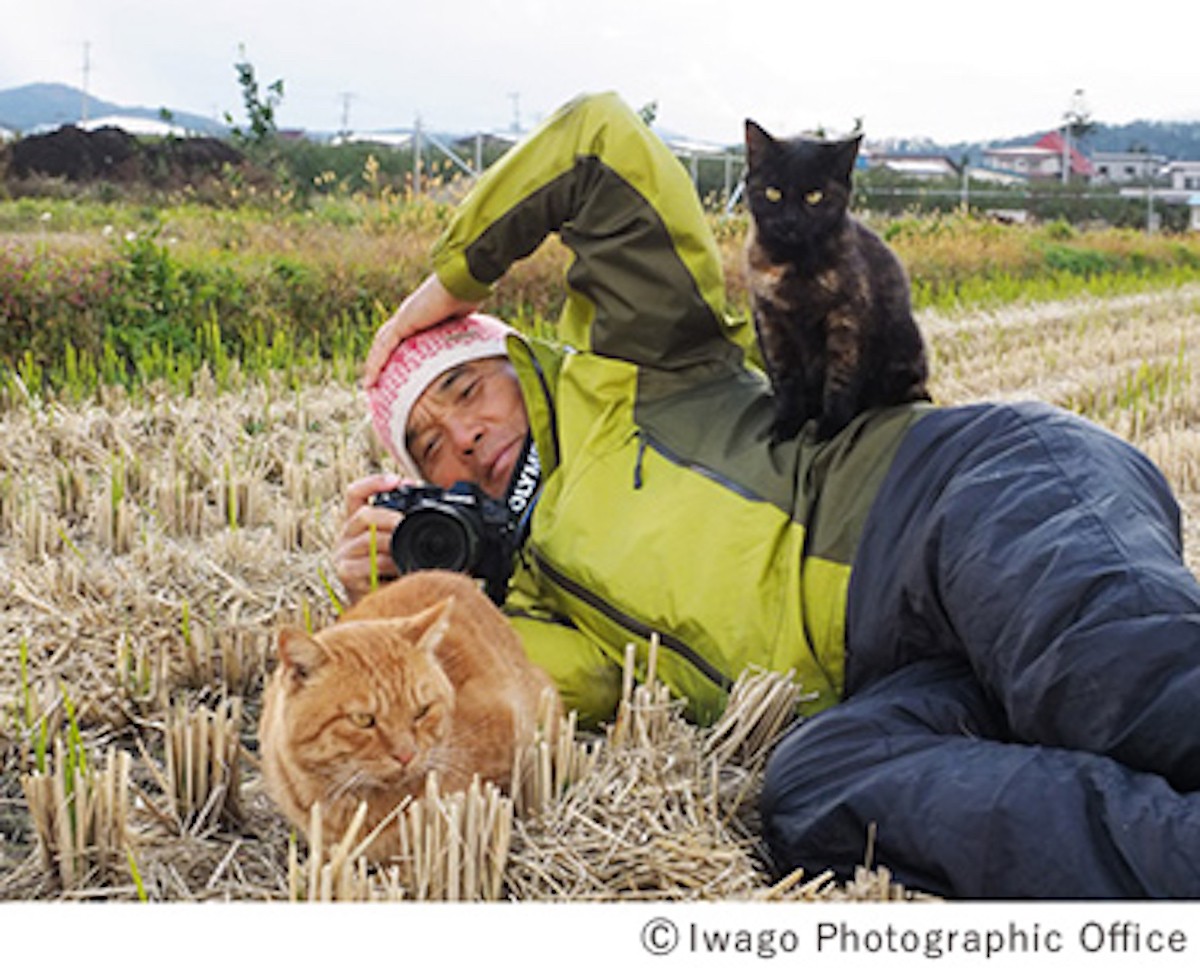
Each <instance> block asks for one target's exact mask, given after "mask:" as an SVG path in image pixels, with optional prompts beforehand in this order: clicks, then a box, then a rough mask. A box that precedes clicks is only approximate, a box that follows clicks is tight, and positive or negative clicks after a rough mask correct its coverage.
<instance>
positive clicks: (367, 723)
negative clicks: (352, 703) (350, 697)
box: [346, 711, 375, 728]
mask: <svg viewBox="0 0 1200 971" xmlns="http://www.w3.org/2000/svg"><path fill="white" fill-rule="evenodd" d="M346 717H347V718H349V719H350V724H351V725H354V726H355V727H357V728H374V727H375V716H374V715H372V714H371V713H370V712H366V711H352V712H350V714H348V715H347V716H346Z"/></svg>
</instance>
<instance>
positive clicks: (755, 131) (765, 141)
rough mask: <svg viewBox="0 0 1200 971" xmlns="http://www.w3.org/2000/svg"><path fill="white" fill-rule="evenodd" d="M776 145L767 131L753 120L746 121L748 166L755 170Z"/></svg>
mask: <svg viewBox="0 0 1200 971" xmlns="http://www.w3.org/2000/svg"><path fill="white" fill-rule="evenodd" d="M774 144H775V139H774V138H772V137H771V136H770V135H768V134H767V130H766V129H765V128H763V127H762V126H761V125H759V124H758V123H757V122H755V121H752V120H751V119H749V118H747V119H746V164H747V165H748V166H750V167H751V168H753V167H754V166H755V165H757V164H758V163H759V162H760V161H761V160H762V157H763V155H764V154H765V153H766V152H767V151H769V150H770V148H771V146H772V145H774Z"/></svg>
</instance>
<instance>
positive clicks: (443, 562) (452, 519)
mask: <svg viewBox="0 0 1200 971" xmlns="http://www.w3.org/2000/svg"><path fill="white" fill-rule="evenodd" d="M451 513H452V510H446V509H422V510H417V511H415V512H412V513H410V514H409V515H407V516H405V517H404V519H403V520H402V521H401V523H400V525H399V526H397V527H396V531H395V532H394V533H393V534H392V559H393V560H394V561H395V563H396V567H397V569H399V570H400V572H401V573H410V572H411V571H413V570H456V571H458V572H462V573H465V572H469V571H470V570H471V568H472V567H473V566H474V565H475V557H476V537H475V534H474V533H473V532H472V531H471V530H470V529H468V527H467V524H465V523H464V522H463V521H462V520H461V519H460V518H459V517H458V516H456V515H452V514H451Z"/></svg>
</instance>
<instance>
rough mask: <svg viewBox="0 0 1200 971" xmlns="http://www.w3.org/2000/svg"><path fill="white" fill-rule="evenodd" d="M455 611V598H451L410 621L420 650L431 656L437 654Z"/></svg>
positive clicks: (411, 618)
mask: <svg viewBox="0 0 1200 971" xmlns="http://www.w3.org/2000/svg"><path fill="white" fill-rule="evenodd" d="M453 611H454V597H453V596H450V597H447V598H446V599H445V600H443V601H441V602H440V603H436V604H434V605H433V606H432V607H429V608H427V609H425V610H423V611H421V612H420V613H419V614H417V615H415V616H413V617H410V618H409V619H408V622H409V624H410V625H412V627H413V636H414V637H416V638H417V648H418V649H419V650H423V651H428V652H429V653H430V654H436V653H437V649H438V647H439V646H440V645H441V643H442V639H443V638H444V637H445V636H446V631H448V630H449V629H450V615H451V613H453Z"/></svg>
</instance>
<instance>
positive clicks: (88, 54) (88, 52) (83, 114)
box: [79, 40, 92, 122]
mask: <svg viewBox="0 0 1200 971" xmlns="http://www.w3.org/2000/svg"><path fill="white" fill-rule="evenodd" d="M91 73H92V44H91V41H86V40H85V41H84V42H83V95H82V97H81V98H80V105H79V120H80V121H84V122H86V121H87V120H88V79H89V77H90V75H91Z"/></svg>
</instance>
